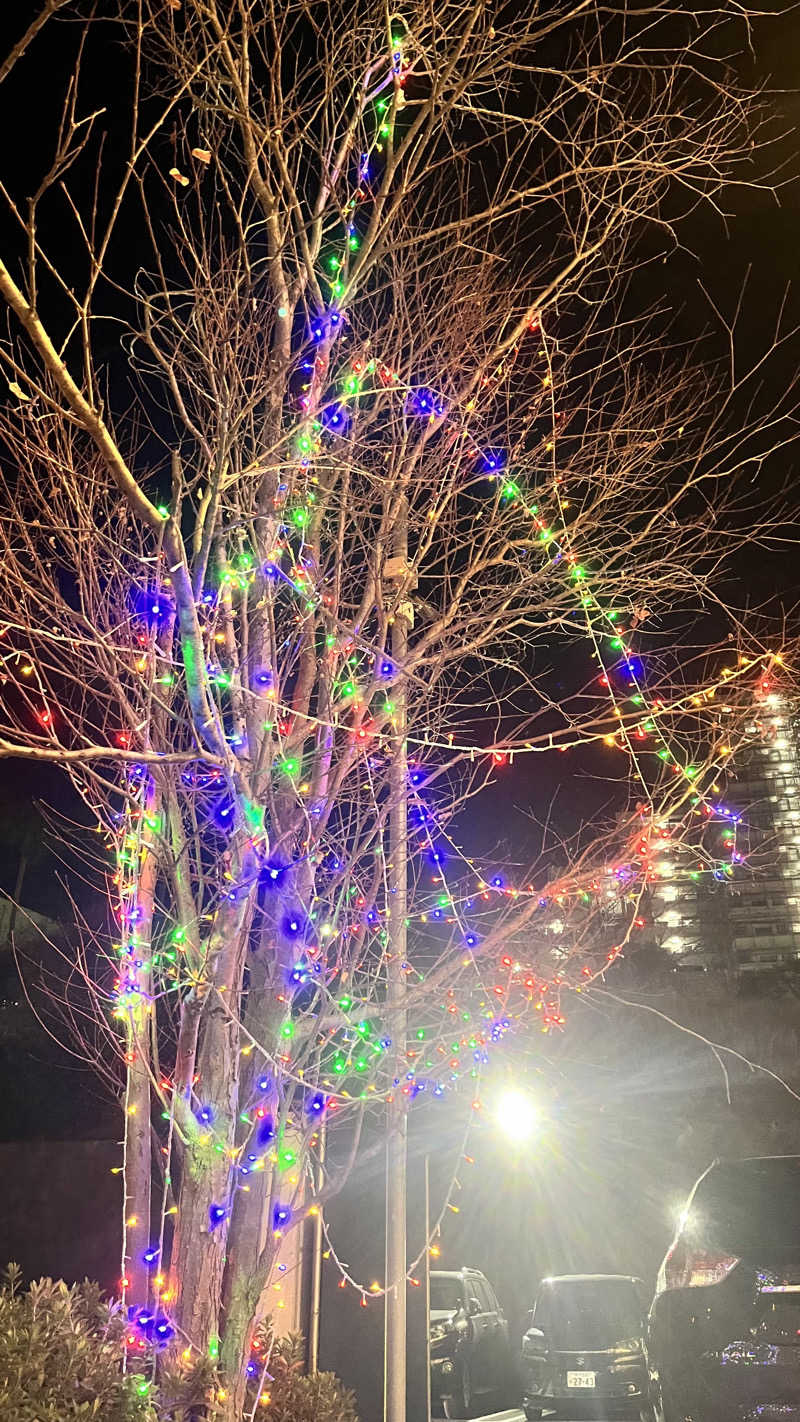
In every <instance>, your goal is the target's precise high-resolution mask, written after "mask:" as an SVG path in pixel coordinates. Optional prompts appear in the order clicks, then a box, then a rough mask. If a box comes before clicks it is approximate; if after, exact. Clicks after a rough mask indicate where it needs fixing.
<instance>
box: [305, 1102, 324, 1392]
mask: <svg viewBox="0 0 800 1422" xmlns="http://www.w3.org/2000/svg"><path fill="white" fill-rule="evenodd" d="M324 1164H325V1121H324V1119H323V1120H322V1121H320V1126H319V1174H318V1176H317V1181H318V1184H317V1189H318V1190H321V1189H322V1184H323V1170H322V1167H323V1165H324ZM322 1240H323V1232H322V1208H321V1206H319V1205H318V1206H317V1213H316V1214H315V1216H314V1233H313V1245H312V1249H313V1253H312V1256H311V1317H310V1319H309V1327H308V1370H309V1372H310V1373H312V1374H314V1373H318V1372H319V1319H320V1311H321V1307H322Z"/></svg>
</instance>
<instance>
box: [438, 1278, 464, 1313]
mask: <svg viewBox="0 0 800 1422" xmlns="http://www.w3.org/2000/svg"><path fill="white" fill-rule="evenodd" d="M460 1307H461V1280H460V1279H459V1278H458V1276H457V1275H455V1274H454V1275H452V1276H450V1275H448V1274H444V1275H440V1276H439V1277H438V1278H437V1277H436V1275H435V1274H432V1275H431V1309H432V1310H434V1311H435V1312H436V1313H455V1312H456V1309H459V1308H460Z"/></svg>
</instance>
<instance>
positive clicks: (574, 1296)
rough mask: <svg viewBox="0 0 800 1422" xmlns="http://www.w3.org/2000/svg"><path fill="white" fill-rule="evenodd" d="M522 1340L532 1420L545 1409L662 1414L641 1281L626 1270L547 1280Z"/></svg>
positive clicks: (651, 1421)
mask: <svg viewBox="0 0 800 1422" xmlns="http://www.w3.org/2000/svg"><path fill="white" fill-rule="evenodd" d="M529 1317H530V1327H529V1328H528V1331H527V1333H526V1334H525V1336H524V1338H523V1340H522V1394H523V1398H522V1400H523V1407H524V1409H525V1416H526V1417H527V1418H528V1422H533V1418H538V1417H541V1416H542V1414H543V1412H550V1410H551V1409H553V1410H555V1412H556V1413H557V1414H558V1413H563V1414H564V1415H566V1416H567V1417H573V1416H574V1415H575V1413H576V1411H580V1412H581V1413H583V1412H584V1411H585V1410H588V1411H590V1412H591V1413H593V1414H594V1415H600V1416H602V1417H604V1418H606V1417H620V1418H636V1419H637V1422H638V1419H640V1418H641V1419H643V1422H644V1419H646V1422H656V1419H657V1418H658V1417H659V1416H660V1412H659V1407H658V1402H657V1395H658V1387H657V1383H656V1381H655V1380H654V1376H653V1373H652V1370H651V1367H650V1362H649V1357H648V1349H647V1341H646V1332H647V1328H646V1320H645V1305H644V1299H643V1296H642V1283H641V1280H639V1279H633V1278H630V1277H629V1276H628V1275H625V1274H563V1275H561V1276H560V1277H557V1278H552V1279H543V1280H542V1282H541V1284H540V1285H539V1292H538V1294H537V1297H536V1303H535V1305H534V1307H533V1309H532V1311H531V1314H530V1315H529Z"/></svg>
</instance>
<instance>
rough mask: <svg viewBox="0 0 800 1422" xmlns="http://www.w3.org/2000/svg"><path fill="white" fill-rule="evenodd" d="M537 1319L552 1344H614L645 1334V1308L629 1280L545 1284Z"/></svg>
mask: <svg viewBox="0 0 800 1422" xmlns="http://www.w3.org/2000/svg"><path fill="white" fill-rule="evenodd" d="M533 1321H534V1323H535V1325H536V1327H537V1328H541V1329H542V1330H543V1332H544V1334H545V1336H546V1338H547V1341H548V1343H549V1344H550V1347H551V1348H556V1349H564V1350H566V1351H569V1350H570V1349H582V1348H585V1349H586V1350H587V1351H588V1350H589V1349H592V1348H613V1347H614V1345H615V1344H617V1343H621V1342H623V1341H625V1340H627V1339H631V1338H639V1337H641V1334H642V1310H641V1306H640V1303H639V1299H638V1297H637V1294H636V1290H635V1288H634V1286H633V1284H631V1283H629V1282H628V1280H620V1281H619V1283H616V1282H614V1281H612V1280H601V1279H587V1280H580V1281H578V1280H576V1281H575V1283H563V1284H549V1285H545V1287H544V1288H543V1289H542V1292H541V1294H540V1295H539V1298H538V1300H537V1303H536V1309H535V1311H534V1320H533Z"/></svg>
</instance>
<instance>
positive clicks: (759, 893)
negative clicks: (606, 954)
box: [652, 692, 800, 982]
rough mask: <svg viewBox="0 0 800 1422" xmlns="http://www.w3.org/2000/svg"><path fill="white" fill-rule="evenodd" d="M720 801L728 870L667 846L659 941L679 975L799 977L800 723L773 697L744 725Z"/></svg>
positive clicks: (662, 858) (657, 896)
mask: <svg viewBox="0 0 800 1422" xmlns="http://www.w3.org/2000/svg"><path fill="white" fill-rule="evenodd" d="M746 730H747V736H748V739H747V741H746V743H745V745H744V746H743V748H742V750H741V751H740V752H739V753H738V754H737V756H736V763H735V768H734V771H733V773H732V774H731V775H730V776H729V777H728V779H727V783H726V784H725V786H724V790H723V791H722V793H721V795H720V801H721V803H722V804H724V807H725V810H726V811H727V812H728V813H727V815H725V816H723V817H722V819H721V821H720V824H719V826H718V828H719V836H720V844H719V846H718V850H719V855H720V858H721V859H722V858H723V857H728V858H731V859H734V864H733V870H732V872H725V870H724V869H718V870H717V872H716V873H714V872H708V871H705V872H703V871H702V870H701V865H700V864H699V863H698V862H697V855H696V853H693V852H692V851H691V850H690V849H689V848H688V847H684V846H680V845H679V846H675V847H672V846H671V845H669V843H667V844H665V847H664V849H663V850H662V852H661V854H660V855H659V858H658V861H657V863H656V869H657V872H658V875H659V878H658V881H657V882H656V883H654V885H653V894H652V914H653V924H654V928H655V933H656V938H657V941H658V942H659V944H660V946H661V947H662V949H664V950H665V951H666V952H667V953H668V954H670V955H671V956H672V958H673V960H674V965H675V967H676V969H679V970H681V971H684V972H687V973H689V972H708V971H712V970H713V971H722V972H725V973H727V974H729V975H730V976H731V977H733V978H734V979H736V980H738V981H740V982H742V981H743V980H746V979H747V978H754V977H756V976H757V975H760V974H775V973H777V972H789V971H794V972H798V973H799V974H800V717H799V716H798V708H797V707H796V706H795V705H794V704H793V703H791V702H790V701H788V700H787V699H785V698H783V697H781V696H780V695H779V694H778V693H777V692H775V693H770V694H769V695H767V696H766V697H765V698H764V700H763V701H762V702H761V703H760V704H759V706H758V711H757V715H756V716H754V719H753V721H752V722H751V723H750V724H748V725H747V728H746Z"/></svg>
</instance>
